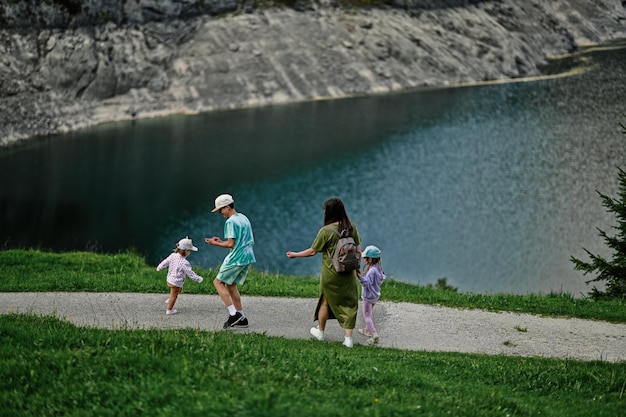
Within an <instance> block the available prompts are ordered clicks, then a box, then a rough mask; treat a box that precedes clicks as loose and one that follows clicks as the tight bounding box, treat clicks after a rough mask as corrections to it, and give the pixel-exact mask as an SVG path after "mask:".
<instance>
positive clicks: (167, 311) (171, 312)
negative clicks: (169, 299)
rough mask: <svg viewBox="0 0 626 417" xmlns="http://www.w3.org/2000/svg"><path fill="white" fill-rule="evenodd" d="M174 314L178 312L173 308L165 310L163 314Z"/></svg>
mask: <svg viewBox="0 0 626 417" xmlns="http://www.w3.org/2000/svg"><path fill="white" fill-rule="evenodd" d="M176 313H178V310H176V309H175V308H173V309H171V310H165V314H167V315H168V316H171V315H172V314H176Z"/></svg>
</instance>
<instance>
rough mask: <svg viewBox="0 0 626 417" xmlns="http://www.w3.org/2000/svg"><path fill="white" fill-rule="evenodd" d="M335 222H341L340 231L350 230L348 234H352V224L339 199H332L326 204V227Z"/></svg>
mask: <svg viewBox="0 0 626 417" xmlns="http://www.w3.org/2000/svg"><path fill="white" fill-rule="evenodd" d="M334 222H339V231H342V230H344V229H348V233H350V234H352V222H350V218H349V217H348V213H346V208H345V206H344V205H343V201H341V199H340V198H339V197H331V198H329V199H328V200H326V201H325V202H324V226H326V225H327V224H331V223H334Z"/></svg>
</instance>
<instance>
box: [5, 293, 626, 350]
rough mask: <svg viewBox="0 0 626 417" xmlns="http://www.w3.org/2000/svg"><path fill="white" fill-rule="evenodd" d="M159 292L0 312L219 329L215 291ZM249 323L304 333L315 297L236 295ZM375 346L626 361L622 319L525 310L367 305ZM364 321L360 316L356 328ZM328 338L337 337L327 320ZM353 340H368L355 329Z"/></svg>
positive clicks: (8, 301)
mask: <svg viewBox="0 0 626 417" xmlns="http://www.w3.org/2000/svg"><path fill="white" fill-rule="evenodd" d="M166 298H167V296H166V295H165V294H136V293H84V292H83V293H0V313H1V314H7V313H34V314H41V315H55V316H57V317H60V318H64V319H66V320H68V321H70V322H72V323H74V324H76V325H78V326H93V327H101V328H108V329H119V328H133V329H145V328H163V329H171V328H184V327H191V328H197V329H201V330H208V331H215V330H221V329H222V324H223V323H224V321H225V320H226V315H227V313H226V310H225V308H224V306H223V305H222V303H221V301H220V300H219V298H218V297H217V296H213V295H191V294H182V295H181V296H180V298H179V299H178V302H177V303H176V308H177V309H178V311H179V313H178V314H176V315H172V316H166V315H165V299H166ZM243 302H244V309H245V312H246V315H247V316H248V319H249V321H250V327H248V328H247V329H238V330H236V331H239V332H256V333H264V334H266V335H268V336H281V337H286V338H291V339H308V338H309V337H310V336H309V328H310V327H312V326H313V325H314V324H315V323H314V322H313V310H314V308H315V304H316V300H315V299H307V298H268V297H246V296H245V295H244V296H243ZM374 320H375V323H376V326H377V328H378V331H379V334H380V342H379V344H378V346H380V347H384V348H398V349H407V350H424V351H449V352H465V353H482V354H489V355H511V356H538V357H554V358H568V359H575V360H585V361H591V360H603V361H608V362H623V361H626V324H611V323H606V322H599V321H590V320H580V319H562V318H547V317H539V316H533V315H529V314H514V313H491V312H486V311H482V310H458V309H452V308H445V307H435V306H428V305H421V304H410V303H392V302H381V303H379V304H378V305H377V306H376V308H375V309H374ZM362 326H363V319H362V317H361V315H360V312H359V316H358V319H357V327H362ZM326 330H327V332H326V333H327V342H325V343H328V342H331V343H332V342H340V341H342V340H343V330H342V329H341V328H340V327H339V326H338V325H337V322H336V321H329V324H328V326H327V329H326ZM354 342H355V345H367V344H368V339H367V338H366V337H364V336H362V335H360V334H358V333H357V332H355V335H354Z"/></svg>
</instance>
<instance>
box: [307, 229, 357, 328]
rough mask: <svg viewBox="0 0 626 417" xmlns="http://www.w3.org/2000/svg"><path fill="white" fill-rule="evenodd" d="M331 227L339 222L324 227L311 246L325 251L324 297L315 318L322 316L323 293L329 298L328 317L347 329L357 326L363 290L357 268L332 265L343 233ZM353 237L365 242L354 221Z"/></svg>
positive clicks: (323, 265) (318, 304) (321, 280)
mask: <svg viewBox="0 0 626 417" xmlns="http://www.w3.org/2000/svg"><path fill="white" fill-rule="evenodd" d="M328 227H332V228H334V229H335V230H337V224H336V223H333V224H330V225H329V226H325V227H322V228H321V229H320V230H319V232H317V236H316V237H315V241H313V245H311V248H312V249H313V250H314V251H315V252H321V254H322V275H321V278H320V299H319V301H318V303H317V308H316V309H315V315H314V318H313V319H314V320H318V313H319V310H320V305H321V302H322V296H323V297H325V298H326V300H327V302H328V307H329V311H328V318H329V319H337V321H338V322H339V325H340V326H341V327H342V328H344V329H354V327H355V326H356V315H357V312H358V308H359V293H358V286H357V278H356V271H352V272H349V273H341V274H340V273H338V272H337V271H335V268H333V266H332V255H333V253H335V248H336V246H337V241H338V240H339V237H338V236H337V234H336V233H334V232H333V231H332V230H329V229H328ZM352 238H353V239H354V241H355V243H356V244H357V245H360V244H361V237H360V236H359V232H358V230H357V228H356V226H355V225H354V224H352Z"/></svg>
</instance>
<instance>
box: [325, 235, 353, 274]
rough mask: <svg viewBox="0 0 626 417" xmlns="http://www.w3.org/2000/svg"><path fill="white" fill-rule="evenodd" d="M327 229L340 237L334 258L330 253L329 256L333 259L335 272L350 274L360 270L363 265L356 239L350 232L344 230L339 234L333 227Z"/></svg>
mask: <svg viewBox="0 0 626 417" xmlns="http://www.w3.org/2000/svg"><path fill="white" fill-rule="evenodd" d="M327 228H328V229H329V230H332V231H333V233H335V234H336V235H337V236H339V240H338V241H337V247H336V248H335V253H334V254H333V255H332V256H331V255H330V253H329V254H328V256H330V257H331V260H332V264H333V268H335V271H337V272H339V273H348V272H352V271H354V270H356V269H358V268H359V266H360V264H361V257H360V256H359V252H358V251H357V244H356V242H355V241H354V238H352V236H350V235H349V234H348V230H347V229H344V230H342V231H341V233H338V232H337V231H336V230H335V229H334V228H332V227H327Z"/></svg>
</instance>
